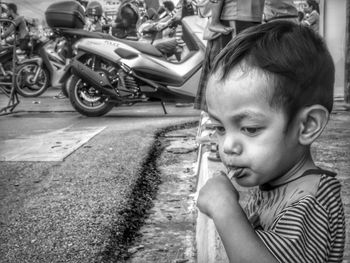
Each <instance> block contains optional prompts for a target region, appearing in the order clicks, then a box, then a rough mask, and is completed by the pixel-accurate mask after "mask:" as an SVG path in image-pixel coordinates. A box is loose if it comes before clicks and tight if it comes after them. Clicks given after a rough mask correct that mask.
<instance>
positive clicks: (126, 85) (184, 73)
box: [63, 16, 205, 117]
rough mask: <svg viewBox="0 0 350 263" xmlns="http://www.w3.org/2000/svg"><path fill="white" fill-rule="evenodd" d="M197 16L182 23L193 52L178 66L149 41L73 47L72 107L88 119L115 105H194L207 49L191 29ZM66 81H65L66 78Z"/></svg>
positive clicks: (86, 42) (94, 41)
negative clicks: (158, 102) (174, 103)
mask: <svg viewBox="0 0 350 263" xmlns="http://www.w3.org/2000/svg"><path fill="white" fill-rule="evenodd" d="M195 21H196V16H190V17H186V18H184V19H183V22H182V23H183V38H184V41H185V43H186V45H187V48H188V50H189V52H188V54H187V56H186V57H185V58H183V59H182V60H181V61H180V62H172V61H169V60H167V59H166V58H165V56H164V55H163V54H161V53H160V52H159V51H158V50H157V49H156V48H155V47H154V46H152V45H151V44H148V43H143V42H135V41H130V40H124V39H113V40H110V39H108V40H106V39H91V38H83V39H81V40H79V41H78V42H77V43H76V44H75V45H74V52H75V54H76V56H75V57H74V58H73V59H72V61H71V63H70V66H69V69H70V70H69V71H67V76H69V75H70V74H73V77H72V79H71V81H70V82H69V87H68V90H69V99H70V102H71V104H72V106H73V107H74V108H75V109H76V110H77V111H78V112H79V113H81V114H82V115H85V116H88V117H95V116H102V115H104V114H106V113H108V112H109V111H110V110H111V109H112V108H113V107H115V106H119V105H133V104H135V103H139V102H146V101H160V102H161V105H162V106H163V110H164V113H165V114H166V113H167V112H166V109H165V106H164V102H181V103H189V102H193V101H194V98H195V96H196V93H197V85H198V80H199V77H200V72H201V66H202V62H203V59H204V49H205V46H204V44H203V42H202V41H201V39H200V37H199V36H198V35H197V34H196V33H195V32H193V31H191V29H192V28H194V27H195V26H196V25H195V24H196V22H195ZM64 79H65V77H64V78H63V80H64Z"/></svg>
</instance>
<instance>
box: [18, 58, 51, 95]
mask: <svg viewBox="0 0 350 263" xmlns="http://www.w3.org/2000/svg"><path fill="white" fill-rule="evenodd" d="M38 70H39V74H38V76H37V78H36V80H34V79H35V74H36V73H37V71H38ZM49 82H50V75H49V72H48V71H47V69H45V68H38V65H37V64H35V63H25V64H22V65H20V66H19V67H18V68H17V69H16V80H15V88H16V90H17V92H18V94H20V95H21V96H23V97H38V96H40V95H41V94H43V93H44V92H45V91H46V90H47V88H48V87H49Z"/></svg>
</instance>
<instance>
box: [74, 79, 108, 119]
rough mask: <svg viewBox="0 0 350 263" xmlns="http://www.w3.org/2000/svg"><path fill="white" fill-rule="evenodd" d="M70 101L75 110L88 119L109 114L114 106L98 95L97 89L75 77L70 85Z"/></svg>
mask: <svg viewBox="0 0 350 263" xmlns="http://www.w3.org/2000/svg"><path fill="white" fill-rule="evenodd" d="M68 85H69V87H68V93H69V100H70V102H71V104H72V106H73V107H74V109H75V110H76V111H77V112H79V113H80V114H82V115H85V116H87V117H99V116H102V115H104V114H106V113H107V112H109V111H110V110H111V109H112V108H113V107H114V104H112V103H108V102H107V101H106V100H105V99H104V98H102V97H101V96H99V95H98V92H97V90H96V89H95V88H93V87H92V86H90V85H88V84H87V83H85V82H84V81H83V80H82V79H81V78H79V77H77V76H74V75H73V77H72V79H71V80H70V81H69V83H68Z"/></svg>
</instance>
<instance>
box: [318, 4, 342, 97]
mask: <svg viewBox="0 0 350 263" xmlns="http://www.w3.org/2000/svg"><path fill="white" fill-rule="evenodd" d="M320 10H323V14H322V11H321V25H320V29H321V30H323V32H321V33H323V36H324V37H325V39H326V42H327V45H328V47H329V49H330V52H331V54H332V57H333V59H334V63H335V67H336V68H335V77H336V79H335V96H336V97H338V96H344V67H345V32H346V31H345V30H346V0H323V1H321V2H320Z"/></svg>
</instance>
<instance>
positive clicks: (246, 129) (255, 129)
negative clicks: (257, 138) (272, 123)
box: [242, 127, 262, 135]
mask: <svg viewBox="0 0 350 263" xmlns="http://www.w3.org/2000/svg"><path fill="white" fill-rule="evenodd" d="M261 130H262V128H260V127H243V128H242V131H243V132H244V133H246V134H248V135H256V134H258V133H259V132H260V131H261Z"/></svg>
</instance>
